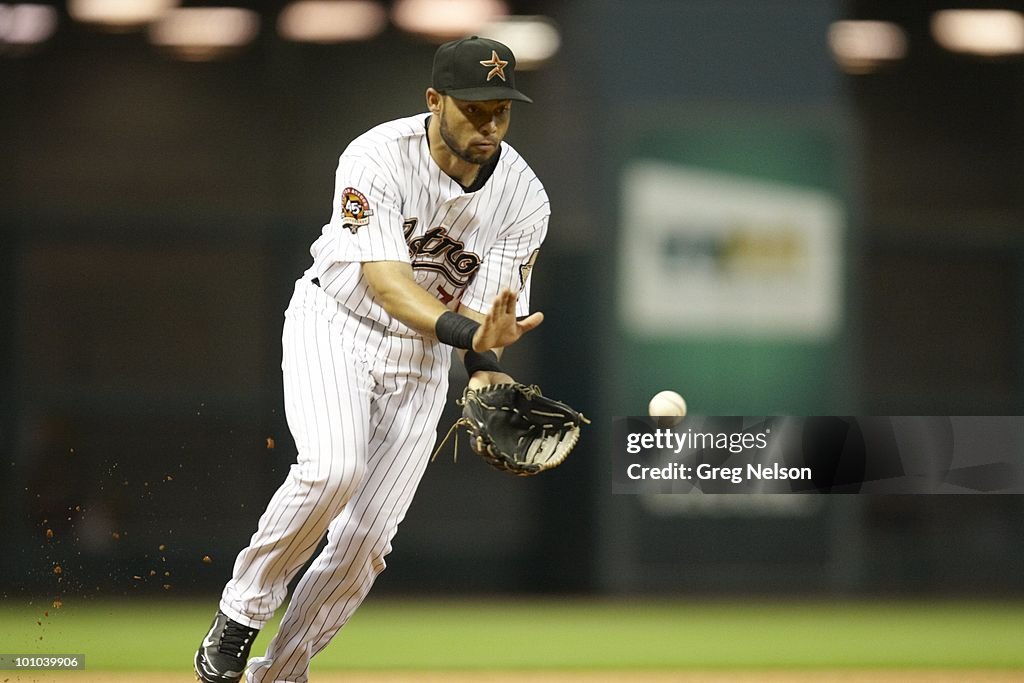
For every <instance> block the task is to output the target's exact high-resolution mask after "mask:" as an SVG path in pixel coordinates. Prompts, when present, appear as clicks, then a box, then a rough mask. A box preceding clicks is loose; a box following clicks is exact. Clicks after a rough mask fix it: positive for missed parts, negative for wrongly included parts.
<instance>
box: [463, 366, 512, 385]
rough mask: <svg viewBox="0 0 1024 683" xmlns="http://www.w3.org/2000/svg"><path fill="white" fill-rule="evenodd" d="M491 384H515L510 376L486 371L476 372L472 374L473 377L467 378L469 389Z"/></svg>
mask: <svg viewBox="0 0 1024 683" xmlns="http://www.w3.org/2000/svg"><path fill="white" fill-rule="evenodd" d="M492 384H515V380H514V379H513V378H512V375H509V374H508V373H505V372H490V371H488V370H477V371H476V372H474V373H473V376H472V377H470V378H469V388H470V389H479V388H480V387H486V386H490V385H492Z"/></svg>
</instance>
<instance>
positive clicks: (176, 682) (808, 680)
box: [0, 670, 1024, 683]
mask: <svg viewBox="0 0 1024 683" xmlns="http://www.w3.org/2000/svg"><path fill="white" fill-rule="evenodd" d="M1021 680H1024V671H984V670H973V671H913V670H910V671H800V672H794V671H771V672H762V671H686V672H676V673H673V672H632V671H593V672H590V671H571V672H568V671H551V672H519V673H508V672H496V673H488V672H432V673H411V672H392V673H378V672H373V673H371V672H361V671H357V672H343V673H335V672H332V673H325V674H314V675H313V676H312V678H311V679H310V681H311V683H819V682H824V683H954V682H955V683H961V682H964V681H969V682H970V683H1009V682H1010V681H1021ZM129 681H130V682H131V683H140V682H142V683H189V682H192V683H194V681H195V678H194V677H193V675H192V674H191V673H190V672H189V673H186V672H183V673H181V674H172V673H152V672H146V673H143V672H139V673H123V672H122V673H107V672H90V671H68V672H61V673H47V672H32V673H15V672H9V671H2V672H0V683H15V682H17V683H72V682H73V683H129Z"/></svg>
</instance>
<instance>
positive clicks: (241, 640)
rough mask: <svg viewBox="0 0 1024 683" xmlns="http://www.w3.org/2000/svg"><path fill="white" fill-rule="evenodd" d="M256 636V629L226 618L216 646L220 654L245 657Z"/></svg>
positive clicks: (236, 657) (237, 657)
mask: <svg viewBox="0 0 1024 683" xmlns="http://www.w3.org/2000/svg"><path fill="white" fill-rule="evenodd" d="M255 637H256V630H255V629H251V628H249V627H247V626H243V625H242V624H239V623H238V622H236V621H233V620H231V619H228V623H227V624H225V625H224V632H223V633H221V636H220V646H219V647H218V648H217V649H218V650H219V651H220V653H221V654H223V655H228V656H230V657H234V658H235V659H245V658H246V657H247V656H248V654H249V648H251V647H252V641H253V638H255Z"/></svg>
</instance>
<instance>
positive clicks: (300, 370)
mask: <svg viewBox="0 0 1024 683" xmlns="http://www.w3.org/2000/svg"><path fill="white" fill-rule="evenodd" d="M282 346H283V352H284V353H283V360H282V370H283V372H284V396H285V410H286V415H287V419H288V426H289V429H290V430H291V433H292V436H293V437H294V439H295V444H296V446H297V448H298V458H297V461H296V463H295V464H294V465H292V466H291V469H290V471H289V473H288V476H287V478H286V479H285V481H284V483H283V484H282V485H281V487H280V488H279V489H278V490H277V492H276V493H275V494H274V495H273V497H272V498H271V500H270V503H269V504H268V505H267V509H266V511H265V512H264V513H263V515H262V516H261V517H260V520H259V526H258V529H257V531H256V533H255V534H254V535H253V537H252V539H251V541H250V543H249V546H248V547H247V548H245V549H244V550H242V551H241V552H240V553H239V555H238V558H237V559H236V561H235V566H234V573H233V576H232V578H231V580H230V581H229V582H228V584H227V585H226V586H225V588H224V592H223V595H222V597H221V603H220V607H221V609H222V610H223V611H224V613H225V614H227V615H228V616H229V617H231V618H232V619H234V620H235V621H238V622H240V623H242V624H245V625H247V626H250V627H253V628H260V627H262V626H263V625H264V624H266V622H267V621H268V620H269V619H270V618H271V616H272V615H273V614H274V611H275V610H276V609H277V608H278V607H279V606H280V605H281V604H282V603H283V602H284V599H285V596H286V593H287V588H288V584H289V581H290V580H291V579H292V578H293V577H294V576H295V574H296V573H297V572H298V571H299V570H300V569H301V568H302V566H303V565H304V564H305V563H306V561H307V560H308V559H309V557H310V555H311V554H312V553H313V551H314V550H315V549H316V547H317V546H318V545H319V543H320V541H321V540H322V539H323V537H324V534H325V533H326V535H327V545H326V547H325V548H324V549H323V551H321V553H320V554H319V555H318V556H317V557H316V559H315V560H314V561H313V562H312V564H311V565H310V567H309V568H308V570H307V571H306V572H305V574H304V575H303V576H302V578H301V579H300V581H299V583H298V585H297V586H296V588H295V592H294V594H293V595H292V599H291V601H290V603H289V605H288V608H287V610H286V611H285V614H284V617H283V619H282V621H281V626H280V629H279V630H278V633H277V635H276V636H275V637H274V638H273V640H272V641H271V642H270V645H269V646H268V649H267V654H266V657H265V658H258V659H254V660H252V661H251V662H250V668H249V672H248V678H247V680H248V681H251V682H259V683H268V682H270V681H274V682H279V681H280V682H283V681H289V682H297V683H301V682H305V681H307V680H308V671H309V660H310V658H311V657H313V656H314V655H315V654H316V653H318V652H319V651H320V650H322V649H323V648H324V647H326V645H327V643H328V642H329V641H330V640H331V638H332V637H333V636H334V635H335V634H336V633H337V632H338V631H339V630H340V629H341V627H342V626H344V625H345V623H346V622H347V621H348V619H349V618H350V617H351V616H352V614H353V612H355V610H356V608H358V607H359V605H360V603H361V602H362V601H363V598H365V597H366V594H367V593H368V592H369V590H370V587H371V586H372V585H373V581H374V579H375V578H376V577H377V575H378V574H380V572H381V571H383V570H384V567H385V563H384V556H385V555H387V554H388V553H389V552H390V551H391V539H392V538H394V535H395V532H396V531H397V529H398V525H399V523H400V522H401V521H402V519H403V518H404V517H405V513H406V511H407V510H408V508H409V504H410V503H411V501H412V498H413V494H414V493H415V491H416V487H417V485H418V484H419V481H420V479H421V478H422V476H423V472H424V470H425V469H426V466H427V462H428V460H429V455H430V450H431V448H432V446H433V444H434V441H435V433H436V432H435V430H436V427H437V422H438V420H439V419H440V417H441V412H442V410H443V408H444V403H445V399H446V395H447V384H448V368H449V365H450V363H451V350H450V349H449V348H448V347H447V346H445V345H443V344H440V343H437V342H434V341H432V340H427V339H423V338H421V337H401V336H397V335H392V334H388V333H387V332H386V331H385V329H384V328H383V327H382V326H380V325H379V324H377V323H375V322H371V321H368V320H366V319H364V318H359V317H357V316H354V315H352V314H351V313H350V312H349V311H348V310H347V309H346V308H345V307H343V306H342V305H340V304H339V303H338V302H337V301H335V300H334V299H333V298H331V297H329V296H328V295H326V294H324V292H323V291H321V290H320V289H319V288H318V287H316V286H315V285H313V284H312V283H310V282H309V281H308V280H299V281H298V282H296V285H295V293H294V295H293V296H292V300H291V303H290V304H289V306H288V310H287V311H286V313H285V324H284V333H283V336H282Z"/></svg>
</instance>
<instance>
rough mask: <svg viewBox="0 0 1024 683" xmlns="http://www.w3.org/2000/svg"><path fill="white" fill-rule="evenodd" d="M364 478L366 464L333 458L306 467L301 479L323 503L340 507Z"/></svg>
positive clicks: (358, 460)
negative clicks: (315, 492)
mask: <svg viewBox="0 0 1024 683" xmlns="http://www.w3.org/2000/svg"><path fill="white" fill-rule="evenodd" d="M364 476H366V463H365V462H363V461H362V460H360V459H356V458H351V457H350V458H335V459H331V460H328V461H326V462H321V463H319V464H318V465H317V466H315V467H313V466H310V467H307V468H306V472H305V473H304V476H303V479H305V480H306V483H307V485H308V486H309V487H310V488H312V489H315V490H316V491H317V492H318V494H319V497H320V499H321V500H322V501H324V502H325V503H328V504H331V505H333V506H335V507H341V506H343V505H345V503H347V502H348V500H349V498H351V497H352V494H353V493H355V491H356V488H357V487H358V486H359V483H360V482H361V481H362V480H363V477H364Z"/></svg>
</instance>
